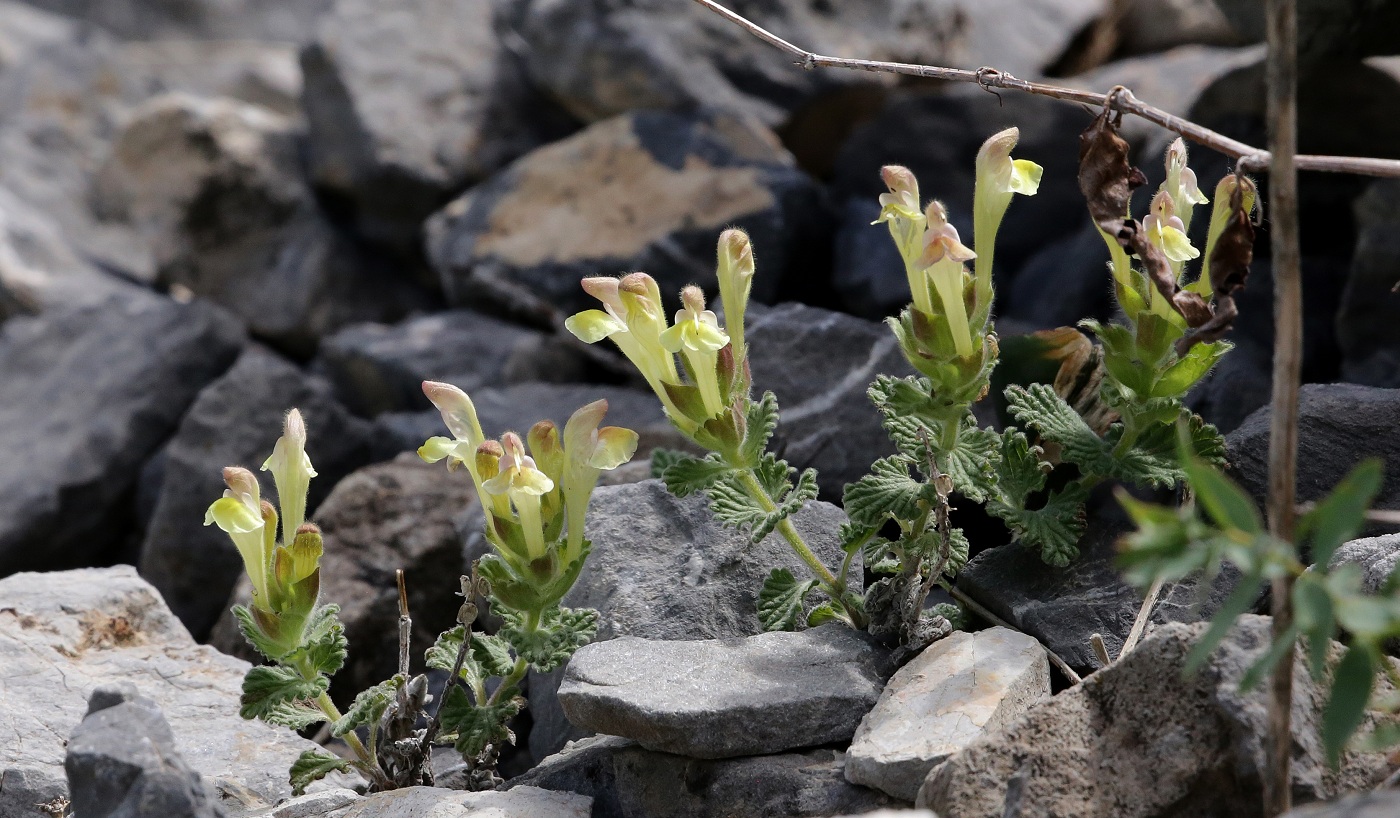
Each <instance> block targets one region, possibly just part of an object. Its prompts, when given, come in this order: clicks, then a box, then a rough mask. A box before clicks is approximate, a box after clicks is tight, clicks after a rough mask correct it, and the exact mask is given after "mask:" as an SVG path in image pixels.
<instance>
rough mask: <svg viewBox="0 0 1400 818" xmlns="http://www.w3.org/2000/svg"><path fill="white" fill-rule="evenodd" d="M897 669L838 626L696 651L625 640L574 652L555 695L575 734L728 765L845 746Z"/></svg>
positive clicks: (703, 644) (882, 652) (685, 645)
mask: <svg viewBox="0 0 1400 818" xmlns="http://www.w3.org/2000/svg"><path fill="white" fill-rule="evenodd" d="M893 670H894V664H893V662H892V661H891V659H890V655H889V652H888V650H886V649H885V648H882V647H880V646H878V645H876V644H875V643H873V642H872V641H871V640H870V639H869V638H868V637H866V636H865V635H864V634H861V633H858V632H856V631H853V630H851V629H850V628H848V627H846V626H845V625H841V624H838V623H831V624H827V625H824V626H822V627H820V628H814V629H812V630H807V631H800V632H782V631H778V632H774V633H762V634H758V635H757V636H743V637H732V638H729V639H713V640H702V641H684V640H677V641H666V640H659V639H639V638H637V637H633V636H621V637H618V638H616V639H611V640H608V641H604V642H595V643H593V644H591V645H584V646H583V647H581V648H579V649H578V652H576V653H575V654H574V655H573V657H572V658H570V659H569V664H568V668H567V669H566V670H565V671H564V681H563V683H562V684H560V685H559V692H558V696H559V704H560V706H561V707H563V708H564V715H565V716H567V717H568V719H569V721H570V723H572V724H573V725H574V726H575V727H582V728H584V729H585V730H597V731H600V732H604V733H607V734H609V735H615V736H622V737H623V738H630V739H632V740H634V741H636V742H637V743H638V744H640V745H642V746H643V747H645V748H646V749H648V750H658V751H661V752H666V753H675V754H677V755H683V756H689V757H691V758H734V757H735V756H744V755H758V754H762V753H779V752H783V751H784V750H792V749H797V748H801V747H812V746H816V745H821V744H828V743H840V742H845V741H849V740H850V738H851V736H852V734H854V733H855V730H856V726H857V725H858V724H860V721H861V719H862V718H863V717H864V716H865V714H866V713H867V712H868V711H869V710H870V708H871V707H872V706H873V705H874V704H875V700H876V698H877V697H878V696H879V695H880V690H881V688H883V687H884V684H885V680H886V679H888V678H889V675H890V673H892V672H893Z"/></svg>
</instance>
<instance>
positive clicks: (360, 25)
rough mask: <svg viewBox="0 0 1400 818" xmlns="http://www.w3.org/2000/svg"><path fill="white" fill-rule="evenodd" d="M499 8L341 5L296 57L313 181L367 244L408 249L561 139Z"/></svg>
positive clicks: (454, 3)
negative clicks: (487, 185)
mask: <svg viewBox="0 0 1400 818" xmlns="http://www.w3.org/2000/svg"><path fill="white" fill-rule="evenodd" d="M495 5H500V4H494V3H492V2H490V1H489V0H408V2H402V3H398V4H396V5H395V7H394V9H393V10H392V11H388V10H386V9H385V7H384V5H383V4H382V3H379V2H377V1H376V0H337V2H335V4H334V6H333V7H332V8H331V10H330V12H329V13H328V14H326V15H325V16H323V17H322V18H321V20H320V22H319V23H318V24H317V27H316V36H315V38H314V39H313V40H312V41H311V42H310V43H308V44H307V46H306V48H305V49H304V50H303V51H302V67H303V69H304V70H305V74H306V93H305V95H304V96H303V98H302V102H303V105H304V107H305V110H306V118H307V122H308V124H309V125H310V147H311V164H312V173H313V175H314V176H315V178H316V181H317V183H318V184H319V185H322V186H324V187H325V188H326V189H327V190H329V191H332V192H334V193H335V194H336V195H338V196H340V197H342V198H344V199H345V200H347V201H348V202H349V203H351V205H352V206H353V208H354V209H355V213H356V216H357V221H358V223H359V226H360V229H361V230H362V231H363V232H364V234H365V235H366V236H368V237H369V238H371V239H374V240H379V241H388V242H393V243H396V244H399V245H403V246H410V245H411V246H413V247H414V249H416V245H417V243H418V236H419V230H420V228H421V226H422V222H423V219H424V218H426V217H427V216H428V215H429V214H430V213H432V212H433V211H434V210H436V209H437V208H439V207H441V206H442V205H443V204H444V203H445V202H446V201H447V200H448V199H450V198H451V197H452V196H454V195H456V194H458V193H460V192H461V191H462V190H463V189H464V188H466V187H467V186H468V185H469V184H470V183H472V182H475V181H478V180H480V179H482V178H483V177H485V176H486V175H487V174H488V173H490V172H491V171H494V170H496V169H498V168H500V167H501V166H503V165H505V164H506V163H507V162H509V161H510V160H512V159H515V158H516V157H518V156H520V155H521V154H524V153H526V152H527V151H529V150H530V149H532V148H534V147H536V146H537V145H539V144H541V143H542V142H544V141H546V140H547V138H548V137H551V136H562V135H563V134H562V133H552V132H551V131H557V130H559V127H558V126H556V127H554V128H550V124H551V123H550V117H549V115H548V113H547V112H548V111H549V110H550V105H549V103H548V101H547V100H545V99H543V98H542V97H540V96H539V95H538V94H536V93H534V92H533V91H532V89H531V88H530V86H529V84H528V83H527V82H526V80H525V77H524V73H523V71H522V69H521V67H520V63H519V60H518V59H517V58H516V57H515V56H514V55H512V54H511V52H510V50H509V48H508V47H507V41H504V40H503V39H502V38H500V37H499V36H498V35H497V32H496V31H495V26H494V23H493V13H492V9H493V6H495ZM410 122H411V123H413V125H412V127H405V123H410ZM562 124H563V123H560V125H562Z"/></svg>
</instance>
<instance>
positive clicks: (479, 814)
mask: <svg viewBox="0 0 1400 818" xmlns="http://www.w3.org/2000/svg"><path fill="white" fill-rule="evenodd" d="M592 810H593V799H592V798H589V797H588V796H586V795H578V794H577V793H572V792H551V791H550V790H542V789H539V788H538V787H516V788H515V789H513V790H510V791H509V792H494V791H491V792H462V791H461V790H445V789H442V788H440V787H409V788H407V789H402V790H394V791H392V792H381V793H376V794H374V795H371V796H369V797H367V798H361V799H360V800H358V801H356V802H355V803H354V804H352V805H351V806H349V807H346V808H344V809H340V810H336V811H334V812H328V813H322V814H323V815H325V816H326V818H589V815H590V814H591V813H592Z"/></svg>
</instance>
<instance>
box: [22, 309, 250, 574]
mask: <svg viewBox="0 0 1400 818" xmlns="http://www.w3.org/2000/svg"><path fill="white" fill-rule="evenodd" d="M242 342H243V338H242V333H241V331H240V330H239V328H238V326H237V322H236V321H234V320H233V319H232V318H231V317H229V316H228V315H226V314H224V313H222V312H220V311H218V310H216V309H214V308H212V307H210V305H208V304H201V303H194V304H178V303H176V302H174V301H171V300H169V299H166V298H161V297H158V296H152V295H147V294H144V293H140V294H136V295H129V296H121V297H115V298H112V299H109V300H107V301H104V302H103V303H102V304H100V305H98V306H94V307H84V308H77V309H71V310H52V311H49V312H47V313H45V314H44V315H42V316H40V317H37V318H27V317H26V318H14V319H11V320H9V321H7V322H6V323H5V325H4V327H3V329H0V391H3V394H4V400H0V451H4V452H5V453H6V461H5V462H6V466H5V467H4V468H3V469H0V575H3V574H9V573H13V572H14V571H18V570H26V569H42V568H66V567H72V566H76V565H83V564H91V562H92V561H93V560H97V559H110V558H111V556H112V555H111V554H109V553H107V552H108V550H109V549H110V548H111V547H112V546H113V545H114V539H115V538H116V537H118V536H120V532H121V530H122V526H121V524H120V523H121V520H122V519H123V515H124V514H125V511H126V503H127V501H128V498H129V493H130V492H131V490H132V489H133V488H134V486H135V484H136V477H137V472H138V470H139V467H140V464H141V463H142V462H144V461H145V460H146V458H147V457H149V456H150V455H151V454H152V453H153V452H154V451H155V449H156V447H157V446H159V445H160V443H161V441H163V440H165V439H166V438H167V437H169V436H170V434H171V432H173V431H174V429H175V426H176V424H177V423H178V422H179V419H180V416H181V415H182V414H183V413H184V411H185V409H186V407H188V406H189V405H190V402H191V401H192V400H193V399H194V397H195V394H196V393H197V392H198V391H199V389H200V388H202V387H203V386H204V385H205V384H206V383H208V382H210V381H212V380H213V379H214V378H216V377H218V376H219V375H220V374H222V373H223V371H224V370H225V369H227V368H228V366H229V365H230V364H231V363H233V360H234V358H235V357H236V356H237V354H238V349H239V347H240V345H241V344H242Z"/></svg>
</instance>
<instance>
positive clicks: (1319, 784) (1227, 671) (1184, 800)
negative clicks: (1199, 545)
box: [916, 616, 1390, 818]
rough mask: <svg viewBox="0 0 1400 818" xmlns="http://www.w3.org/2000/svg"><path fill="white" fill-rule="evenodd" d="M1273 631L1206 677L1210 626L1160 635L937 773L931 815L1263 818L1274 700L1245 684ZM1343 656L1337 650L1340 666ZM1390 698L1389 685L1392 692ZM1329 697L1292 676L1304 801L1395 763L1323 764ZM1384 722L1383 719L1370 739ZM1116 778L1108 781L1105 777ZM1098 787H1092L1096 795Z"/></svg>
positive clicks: (1375, 759) (1237, 638)
mask: <svg viewBox="0 0 1400 818" xmlns="http://www.w3.org/2000/svg"><path fill="white" fill-rule="evenodd" d="M1270 624H1271V623H1270V620H1269V619H1268V618H1267V617H1261V616H1245V617H1244V618H1243V619H1242V620H1241V621H1240V623H1238V624H1237V625H1236V626H1235V628H1234V629H1233V630H1232V631H1231V632H1230V634H1229V635H1228V636H1227V637H1226V639H1225V641H1224V642H1223V643H1222V644H1221V647H1220V648H1218V649H1217V650H1216V652H1215V653H1213V654H1212V655H1211V658H1210V659H1209V660H1207V662H1206V664H1205V666H1204V667H1202V668H1201V669H1200V670H1199V671H1198V672H1197V673H1196V674H1195V675H1194V676H1183V674H1182V667H1183V664H1184V662H1185V659H1186V655H1187V654H1188V653H1189V652H1190V650H1191V647H1192V644H1193V643H1194V642H1195V640H1196V639H1197V638H1199V637H1200V635H1201V633H1202V632H1203V631H1204V630H1205V628H1206V625H1205V623H1200V624H1195V625H1185V624H1180V623H1172V624H1168V625H1164V626H1161V627H1159V628H1157V629H1156V630H1155V631H1153V632H1152V633H1151V634H1149V636H1148V637H1147V638H1146V639H1145V640H1143V642H1142V643H1141V644H1139V645H1138V647H1137V648H1136V649H1135V650H1133V651H1132V652H1131V653H1129V654H1128V655H1127V656H1126V657H1124V658H1123V659H1121V660H1119V661H1118V662H1117V663H1115V664H1114V665H1113V666H1112V667H1109V668H1107V669H1105V670H1102V671H1099V672H1098V673H1095V674H1094V675H1092V676H1090V677H1088V678H1087V679H1085V680H1084V682H1083V683H1082V684H1079V685H1075V686H1074V687H1073V688H1071V689H1069V690H1067V691H1065V692H1063V693H1061V694H1060V695H1058V696H1055V697H1054V698H1051V699H1049V700H1047V701H1045V702H1042V703H1041V704H1039V705H1037V706H1035V707H1034V708H1032V709H1031V710H1030V711H1029V712H1028V713H1026V714H1025V715H1024V716H1022V717H1021V718H1019V719H1017V720H1016V721H1014V722H1012V723H1011V724H1010V725H1007V726H1006V727H1005V728H1003V729H1002V730H1001V731H999V732H997V733H992V734H989V735H987V736H984V737H983V738H981V739H978V740H977V741H976V742H974V743H973V744H972V745H971V746H969V747H968V748H967V749H966V750H964V751H962V752H961V753H959V754H957V755H955V756H953V757H952V758H950V759H948V760H947V761H946V762H944V763H943V764H941V765H940V766H938V767H936V768H935V769H934V770H933V772H931V773H930V774H929V777H928V779H927V780H926V781H925V782H924V786H923V788H922V789H921V790H920V791H919V797H918V801H917V802H916V803H917V804H918V805H919V806H927V807H929V808H930V809H932V810H934V811H935V812H937V813H939V814H940V815H957V816H969V818H971V817H972V816H978V818H981V817H982V816H987V817H988V818H990V817H991V816H998V818H999V817H1000V816H1003V815H1005V814H1007V811H1008V810H1019V811H1020V814H1024V815H1143V816H1148V815H1151V816H1162V818H1168V817H1169V816H1171V817H1174V816H1181V818H1186V816H1192V817H1193V818H1217V816H1218V818H1226V816H1241V815H1258V814H1259V807H1260V802H1261V792H1260V791H1261V787H1262V778H1263V774H1264V772H1265V770H1266V769H1267V761H1266V758H1265V756H1266V754H1265V744H1266V741H1265V737H1266V735H1267V733H1268V730H1267V725H1268V712H1267V711H1268V706H1267V693H1266V691H1265V689H1264V688H1263V687H1257V688H1255V689H1254V690H1253V691H1252V692H1250V693H1247V694H1246V693H1241V692H1240V690H1239V683H1240V679H1241V678H1242V677H1243V675H1244V673H1245V671H1246V670H1247V669H1248V668H1249V667H1250V665H1252V664H1253V663H1254V662H1255V661H1256V660H1257V659H1259V658H1260V656H1262V654H1263V653H1264V651H1265V649H1267V647H1268V645H1269V627H1270ZM1340 654H1341V646H1340V645H1335V644H1334V646H1333V654H1332V659H1333V661H1335V660H1336V659H1338V658H1340ZM1383 686H1384V687H1386V688H1389V687H1390V685H1389V684H1387V683H1383ZM1326 698H1327V690H1326V689H1325V686H1324V685H1321V684H1319V683H1318V682H1316V681H1314V680H1313V679H1312V676H1311V675H1310V674H1309V673H1308V670H1307V661H1306V660H1305V659H1304V658H1303V656H1302V655H1301V654H1299V655H1298V656H1297V658H1296V661H1295V663H1294V666H1293V707H1292V714H1293V719H1292V727H1293V745H1292V747H1293V765H1292V790H1293V798H1294V800H1295V801H1300V802H1301V801H1310V800H1315V799H1325V798H1333V797H1336V796H1338V795H1340V794H1343V793H1348V792H1354V791H1357V790H1362V789H1370V788H1372V787H1374V786H1375V785H1376V784H1377V783H1379V782H1380V781H1381V780H1382V779H1384V778H1385V777H1386V774H1387V773H1388V771H1389V764H1388V763H1387V762H1386V760H1385V754H1384V753H1374V752H1373V753H1362V752H1347V753H1345V754H1344V755H1343V757H1342V763H1341V765H1340V767H1339V769H1335V770H1334V769H1332V768H1330V767H1329V766H1328V765H1327V761H1326V759H1325V757H1324V755H1323V752H1322V742H1321V738H1320V735H1321V733H1320V728H1321V713H1322V707H1323V703H1324V702H1325V701H1326ZM1380 718H1381V717H1380V716H1379V715H1378V714H1376V713H1374V712H1373V713H1370V714H1368V715H1367V716H1366V717H1365V718H1364V719H1363V725H1362V727H1361V729H1362V731H1363V732H1364V731H1367V730H1369V729H1371V728H1370V725H1373V724H1376V723H1378V720H1379V719H1380ZM1106 769H1108V770H1111V771H1112V774H1111V775H1105V774H1104V773H1105V770H1106ZM1088 781H1092V782H1094V785H1093V786H1086V785H1085V782H1088Z"/></svg>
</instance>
